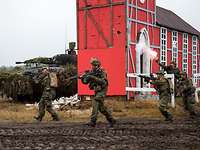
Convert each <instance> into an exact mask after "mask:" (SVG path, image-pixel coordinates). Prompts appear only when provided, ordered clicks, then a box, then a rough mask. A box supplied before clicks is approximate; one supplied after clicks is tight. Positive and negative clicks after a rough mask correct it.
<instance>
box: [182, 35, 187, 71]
mask: <svg viewBox="0 0 200 150" xmlns="http://www.w3.org/2000/svg"><path fill="white" fill-rule="evenodd" d="M182 64H183V65H182V70H183V72H186V73H188V34H187V33H183V52H182Z"/></svg>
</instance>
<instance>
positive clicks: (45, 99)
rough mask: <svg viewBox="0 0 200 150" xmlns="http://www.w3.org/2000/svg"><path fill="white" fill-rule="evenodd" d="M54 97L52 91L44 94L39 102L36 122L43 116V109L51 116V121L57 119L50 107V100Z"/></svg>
mask: <svg viewBox="0 0 200 150" xmlns="http://www.w3.org/2000/svg"><path fill="white" fill-rule="evenodd" d="M54 97H55V93H54V91H49V92H44V93H43V95H42V98H41V100H40V102H39V113H38V116H37V118H38V120H42V118H43V117H44V115H45V109H46V110H47V111H48V112H49V113H50V114H51V116H52V118H53V119H56V120H57V119H58V115H57V114H56V112H55V111H54V110H53V107H52V102H51V101H52V99H53V98H54Z"/></svg>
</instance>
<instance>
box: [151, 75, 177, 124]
mask: <svg viewBox="0 0 200 150" xmlns="http://www.w3.org/2000/svg"><path fill="white" fill-rule="evenodd" d="M156 74H157V76H158V77H157V79H155V80H150V83H151V84H153V85H154V87H155V89H156V91H157V92H158V94H159V110H160V112H161V114H162V115H163V116H164V117H165V121H171V122H172V121H173V116H172V114H171V113H170V112H169V110H168V109H169V106H168V104H169V103H170V100H171V89H170V83H169V81H168V79H166V78H165V77H164V72H163V71H159V72H158V73H156Z"/></svg>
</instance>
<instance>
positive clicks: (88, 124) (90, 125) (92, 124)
mask: <svg viewBox="0 0 200 150" xmlns="http://www.w3.org/2000/svg"><path fill="white" fill-rule="evenodd" d="M86 125H87V126H89V127H95V126H96V122H93V121H90V122H88V123H86Z"/></svg>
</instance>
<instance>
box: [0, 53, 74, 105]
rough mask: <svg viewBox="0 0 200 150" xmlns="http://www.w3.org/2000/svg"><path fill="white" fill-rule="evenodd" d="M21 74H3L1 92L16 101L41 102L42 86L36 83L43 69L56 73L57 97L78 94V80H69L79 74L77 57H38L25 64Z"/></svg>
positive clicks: (61, 55)
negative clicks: (46, 68)
mask: <svg viewBox="0 0 200 150" xmlns="http://www.w3.org/2000/svg"><path fill="white" fill-rule="evenodd" d="M16 64H22V65H21V66H20V67H21V68H23V69H22V71H20V72H1V73H0V91H1V94H2V95H6V96H7V97H10V98H12V99H13V100H15V101H31V102H35V101H39V100H40V97H41V95H42V86H41V84H40V83H38V82H36V81H37V77H38V76H39V74H40V71H41V69H42V68H43V67H48V68H49V70H50V72H51V73H52V72H53V73H55V74H56V77H57V81H58V86H57V87H56V96H57V98H59V97H63V96H64V97H69V96H72V95H74V94H76V93H77V79H73V80H67V79H68V78H70V77H72V76H74V75H76V74H77V55H70V54H59V55H56V56H54V57H52V58H47V57H37V58H33V59H29V60H26V61H24V62H16Z"/></svg>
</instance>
